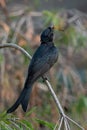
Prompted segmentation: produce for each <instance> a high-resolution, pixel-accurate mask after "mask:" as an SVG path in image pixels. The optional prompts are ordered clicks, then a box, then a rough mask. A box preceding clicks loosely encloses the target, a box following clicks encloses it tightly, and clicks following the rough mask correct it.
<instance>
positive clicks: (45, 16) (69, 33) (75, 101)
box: [0, 0, 87, 130]
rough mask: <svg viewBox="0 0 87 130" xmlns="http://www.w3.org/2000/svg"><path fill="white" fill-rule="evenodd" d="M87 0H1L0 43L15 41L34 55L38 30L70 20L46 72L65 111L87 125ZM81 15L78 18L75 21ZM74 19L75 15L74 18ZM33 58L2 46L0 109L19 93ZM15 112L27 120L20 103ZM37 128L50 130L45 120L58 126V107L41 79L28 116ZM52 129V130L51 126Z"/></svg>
mask: <svg viewBox="0 0 87 130" xmlns="http://www.w3.org/2000/svg"><path fill="white" fill-rule="evenodd" d="M86 13H87V1H86V0H83V1H81V0H73V1H70V0H43V1H40V0H34V1H32V0H0V44H4V43H14V44H17V45H19V46H21V47H23V48H24V49H25V50H26V51H27V52H29V53H30V54H31V55H33V53H34V51H35V50H36V48H37V47H38V46H39V45H40V34H41V32H42V31H43V29H44V28H46V27H48V26H50V25H57V26H60V25H61V24H62V25H63V24H65V23H70V24H69V27H68V28H67V29H66V30H65V31H63V32H58V31H55V38H54V42H55V45H56V46H57V47H58V48H59V60H58V62H57V63H56V64H55V66H54V67H53V68H52V69H51V70H50V71H49V72H48V74H47V75H48V79H49V81H50V82H51V84H52V86H53V89H54V91H55V92H56V94H57V96H58V98H59V100H60V102H61V104H62V106H63V109H64V111H65V113H66V114H67V115H69V116H70V117H72V118H73V119H75V120H76V121H77V122H79V123H80V124H82V125H83V127H84V128H85V130H86V129H87V14H86ZM76 17H77V19H75V18H76ZM72 19H75V20H74V22H70V21H72ZM29 62H30V61H29V60H28V59H27V57H26V56H24V55H23V54H21V52H19V51H18V50H15V49H12V48H5V49H1V50H0V112H2V111H6V110H7V108H9V107H10V106H11V105H12V104H13V103H14V102H15V101H16V99H17V97H18V96H19V94H20V92H21V90H22V88H23V84H24V81H25V78H26V75H27V69H28V64H29ZM14 114H15V115H16V116H17V117H19V118H20V119H23V118H24V116H25V113H23V111H22V108H21V106H20V107H19V108H18V109H17V110H16V111H15V112H14ZM25 118H26V119H27V120H28V121H30V122H31V123H32V125H33V127H34V129H37V130H44V129H45V130H46V129H47V128H46V127H45V126H44V125H43V123H41V121H39V120H38V121H36V122H35V121H34V120H33V119H36V118H38V119H41V120H45V121H47V122H52V123H53V124H56V122H57V121H58V119H59V115H58V111H57V108H56V105H55V102H54V101H53V98H52V96H51V95H50V93H49V91H48V89H47V87H46V85H45V84H44V83H43V81H42V79H39V80H38V81H37V82H35V84H34V87H33V91H32V95H31V100H30V102H29V108H28V116H27V117H26V116H25ZM47 130H48V129H47Z"/></svg>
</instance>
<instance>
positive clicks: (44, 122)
mask: <svg viewBox="0 0 87 130" xmlns="http://www.w3.org/2000/svg"><path fill="white" fill-rule="evenodd" d="M36 121H37V122H38V123H39V124H41V125H43V126H46V127H47V128H49V129H50V130H53V128H54V124H53V123H49V122H47V121H44V120H39V119H36Z"/></svg>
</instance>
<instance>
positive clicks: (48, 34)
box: [41, 27, 54, 42]
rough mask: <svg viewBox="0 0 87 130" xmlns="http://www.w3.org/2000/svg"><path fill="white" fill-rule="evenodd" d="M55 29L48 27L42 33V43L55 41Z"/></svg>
mask: <svg viewBox="0 0 87 130" xmlns="http://www.w3.org/2000/svg"><path fill="white" fill-rule="evenodd" d="M53 30H54V28H53V27H48V28H47V29H45V30H44V31H43V32H42V33H41V42H52V41H53Z"/></svg>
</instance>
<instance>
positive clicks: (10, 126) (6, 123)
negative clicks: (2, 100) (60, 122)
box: [0, 108, 54, 130]
mask: <svg viewBox="0 0 87 130" xmlns="http://www.w3.org/2000/svg"><path fill="white" fill-rule="evenodd" d="M35 109H36V108H33V109H32V110H31V111H30V112H28V113H27V114H26V116H29V115H30V114H31V113H32V112H33V111H34V110H35ZM31 120H32V119H31ZM33 121H34V122H37V123H38V124H41V125H43V126H44V127H47V128H48V129H49V130H53V128H54V124H53V123H49V122H47V121H44V120H40V119H33ZM19 129H20V130H25V129H26V130H34V127H33V125H32V123H31V122H30V121H29V120H28V119H27V118H26V119H19V118H17V117H16V116H14V115H12V114H6V112H3V113H0V130H19Z"/></svg>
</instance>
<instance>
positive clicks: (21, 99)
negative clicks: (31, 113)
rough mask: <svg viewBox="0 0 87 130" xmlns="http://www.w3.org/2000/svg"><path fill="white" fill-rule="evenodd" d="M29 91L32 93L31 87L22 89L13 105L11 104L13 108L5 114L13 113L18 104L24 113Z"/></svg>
mask: <svg viewBox="0 0 87 130" xmlns="http://www.w3.org/2000/svg"><path fill="white" fill-rule="evenodd" d="M31 91H32V85H29V86H28V87H24V89H23V90H22V92H21V94H20V96H19V98H18V99H17V101H16V102H15V104H13V106H12V107H11V108H9V109H8V110H7V113H11V112H13V111H15V110H16V109H17V107H18V106H19V105H20V104H21V105H22V108H23V110H24V112H26V110H27V106H28V101H29V97H30V94H31Z"/></svg>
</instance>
